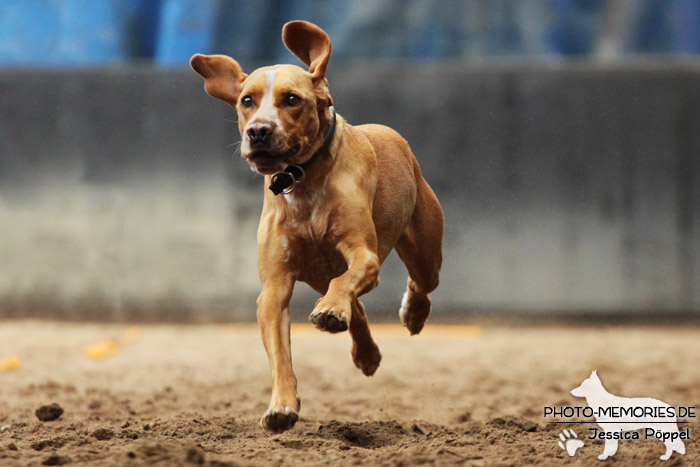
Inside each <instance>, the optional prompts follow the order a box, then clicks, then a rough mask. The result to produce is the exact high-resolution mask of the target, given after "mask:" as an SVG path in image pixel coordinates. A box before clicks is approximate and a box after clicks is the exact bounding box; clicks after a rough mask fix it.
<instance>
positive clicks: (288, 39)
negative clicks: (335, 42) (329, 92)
mask: <svg viewBox="0 0 700 467" xmlns="http://www.w3.org/2000/svg"><path fill="white" fill-rule="evenodd" d="M282 41H283V42H284V45H286V46H287V48H288V49H289V51H290V52H292V53H293V54H294V55H296V56H297V57H299V59H300V60H301V61H302V62H304V63H306V64H307V65H308V67H309V73H311V75H312V77H313V79H314V80H319V79H322V78H324V77H325V76H326V66H327V65H328V60H329V59H330V58H331V40H330V38H329V37H328V34H326V33H325V32H323V29H321V28H319V27H318V26H316V25H315V24H311V23H309V22H307V21H292V22H290V23H287V24H285V25H284V28H282Z"/></svg>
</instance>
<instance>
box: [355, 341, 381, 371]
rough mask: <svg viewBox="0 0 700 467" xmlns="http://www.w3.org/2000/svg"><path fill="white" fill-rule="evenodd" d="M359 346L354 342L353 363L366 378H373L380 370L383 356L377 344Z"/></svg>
mask: <svg viewBox="0 0 700 467" xmlns="http://www.w3.org/2000/svg"><path fill="white" fill-rule="evenodd" d="M372 344H373V345H365V346H358V345H357V344H356V343H355V341H353V342H352V351H351V352H350V355H352V361H353V363H354V364H355V366H356V367H357V368H359V369H360V371H362V373H363V374H364V375H365V376H372V375H373V374H374V373H375V372H376V371H377V368H379V363H380V362H381V361H382V354H381V352H379V347H377V344H376V343H374V342H372Z"/></svg>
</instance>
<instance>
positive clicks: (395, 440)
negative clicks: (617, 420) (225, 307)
mask: <svg viewBox="0 0 700 467" xmlns="http://www.w3.org/2000/svg"><path fill="white" fill-rule="evenodd" d="M373 329H374V334H375V339H376V340H377V342H378V344H379V346H380V348H381V350H382V354H383V357H384V358H383V361H382V365H381V366H380V368H379V370H378V372H377V374H376V375H375V376H374V377H372V378H367V377H365V376H363V375H362V374H361V373H360V371H359V370H357V369H356V368H355V367H354V366H353V364H352V362H351V359H350V356H349V350H350V342H349V336H347V333H345V335H335V336H331V335H326V334H322V333H320V332H318V331H316V330H314V329H312V328H311V327H309V326H295V327H294V329H293V330H292V346H293V356H294V364H295V369H296V372H297V376H298V379H299V394H300V397H301V399H302V410H301V413H300V419H299V422H298V423H297V424H296V426H295V427H294V429H293V430H291V431H289V432H287V433H283V434H281V435H274V434H269V433H266V432H265V431H263V430H262V429H261V428H260V426H259V418H260V416H261V415H262V413H263V412H264V411H265V409H266V408H267V403H268V400H269V399H268V398H269V395H270V394H269V393H270V380H269V372H268V371H269V370H268V364H267V360H266V357H265V353H264V350H263V347H262V344H261V342H260V339H259V337H258V331H257V328H256V327H255V326H254V325H238V326H236V325H196V326H195V325H192V326H175V325H148V326H141V327H140V328H139V329H138V330H135V329H133V328H132V329H130V328H129V327H128V326H125V325H103V324H76V323H60V322H48V321H6V322H2V323H0V359H2V358H4V357H8V356H17V357H19V359H20V360H21V366H20V367H19V368H18V369H16V370H13V371H3V372H0V465H2V466H28V465H42V464H43V465H71V466H72V465H100V466H102V465H120V466H121V465H125V466H146V465H149V466H150V465H162V466H171V465H208V466H228V465H230V466H237V465H244V466H245V465H323V466H326V465H396V466H399V465H418V464H422V465H474V466H476V465H527V464H542V465H601V463H600V462H599V461H597V460H596V456H598V455H599V454H600V453H601V452H602V450H603V441H601V440H589V439H588V438H587V436H588V428H590V427H594V426H597V425H595V424H594V423H592V422H591V423H585V424H581V423H579V424H574V423H570V424H553V423H548V420H547V419H545V418H544V417H543V410H544V407H545V406H567V405H571V406H574V405H579V406H585V405H586V404H585V401H583V400H581V399H577V398H575V397H573V396H572V395H570V394H569V391H570V390H571V389H572V388H574V387H575V386H577V385H578V384H579V383H580V382H581V381H582V380H583V379H585V378H586V377H588V375H589V374H590V372H591V371H592V370H593V369H597V370H598V374H599V375H600V377H601V379H602V381H603V383H604V384H605V386H606V388H607V389H608V390H609V391H610V392H612V393H615V394H617V395H621V396H628V397H632V396H652V397H655V398H658V399H661V400H663V401H665V402H668V403H669V404H672V405H674V406H679V405H683V406H695V405H699V404H698V402H699V401H700V367H698V365H697V355H698V354H700V339H698V335H699V334H700V332H699V331H698V329H696V328H690V329H684V328H681V327H666V328H660V329H656V328H651V327H619V326H617V327H607V328H606V327H599V328H594V327H584V328H575V327H559V326H537V327H535V326H525V327H520V328H517V327H505V326H492V325H490V326H484V327H482V328H477V327H466V326H465V327H443V326H430V325H428V327H426V330H425V331H424V334H423V335H421V336H417V337H408V336H407V335H406V334H407V333H406V332H405V330H403V329H400V328H398V327H395V326H387V325H381V326H376V325H375V326H374V328H373ZM103 340H104V341H108V342H111V343H112V344H111V346H107V347H105V348H108V349H109V351H106V352H104V354H101V353H99V352H98V353H90V352H86V351H85V349H86V348H93V349H94V348H95V346H96V345H97V348H99V345H100V342H101V341H103ZM52 403H56V404H58V406H60V408H62V409H63V411H64V412H63V414H62V415H61V416H60V417H59V418H58V419H56V420H53V421H40V420H39V419H38V418H37V415H36V414H35V411H36V410H37V409H39V408H40V407H41V406H49V405H50V404H52ZM54 409H55V408H54ZM53 413H54V414H55V413H56V412H55V411H54V412H53ZM683 421H684V422H688V423H684V424H682V427H688V428H689V432H690V434H691V440H689V441H685V446H686V454H685V455H684V456H681V455H678V454H674V455H673V457H672V458H671V460H670V461H668V462H663V461H661V460H659V456H660V455H661V454H663V453H664V445H663V444H662V443H661V442H660V441H657V440H654V439H648V440H644V439H642V440H640V441H624V440H623V441H621V442H620V445H619V449H618V452H617V454H615V456H614V457H613V458H612V459H610V460H609V461H607V462H608V463H611V464H614V465H616V466H637V465H674V466H676V465H700V454H698V449H697V448H698V445H697V443H696V441H695V439H694V438H695V436H696V434H697V433H699V432H700V430H699V429H700V425H699V424H698V423H697V421H696V419H695V418H687V419H684V420H683ZM564 428H568V429H573V430H575V431H576V432H578V434H579V437H580V439H582V440H583V441H584V447H583V448H581V449H580V450H579V451H578V452H577V453H576V455H575V456H573V457H570V456H569V455H568V454H567V453H566V452H565V451H563V450H562V449H561V448H560V447H559V446H558V444H557V441H558V440H559V438H558V435H559V433H560V432H561V431H562V430H563V429H564Z"/></svg>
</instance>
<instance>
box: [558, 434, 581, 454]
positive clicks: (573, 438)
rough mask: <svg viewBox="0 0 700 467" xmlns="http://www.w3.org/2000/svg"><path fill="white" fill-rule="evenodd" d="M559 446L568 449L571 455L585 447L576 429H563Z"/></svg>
mask: <svg viewBox="0 0 700 467" xmlns="http://www.w3.org/2000/svg"><path fill="white" fill-rule="evenodd" d="M559 439H560V440H561V441H559V442H558V444H559V447H560V448H562V449H563V450H565V451H566V453H567V454H568V455H569V456H572V457H573V456H575V455H576V451H578V450H579V449H581V448H582V447H583V441H581V440H580V439H578V435H577V434H576V432H575V431H574V430H563V431H562V432H561V433H559Z"/></svg>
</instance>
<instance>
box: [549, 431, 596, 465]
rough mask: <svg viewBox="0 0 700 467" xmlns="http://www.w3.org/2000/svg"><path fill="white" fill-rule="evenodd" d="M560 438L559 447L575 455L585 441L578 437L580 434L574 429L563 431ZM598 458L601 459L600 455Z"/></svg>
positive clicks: (570, 454)
mask: <svg viewBox="0 0 700 467" xmlns="http://www.w3.org/2000/svg"><path fill="white" fill-rule="evenodd" d="M559 439H560V440H561V441H559V442H558V444H559V447H560V448H562V449H563V450H565V451H566V452H567V453H568V454H569V456H572V457H573V456H575V455H576V451H578V450H579V449H581V448H582V447H583V441H581V440H580V439H578V435H577V434H576V432H575V431H574V430H564V431H562V432H561V433H559ZM598 459H600V457H599V458H598ZM600 460H603V459H600Z"/></svg>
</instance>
